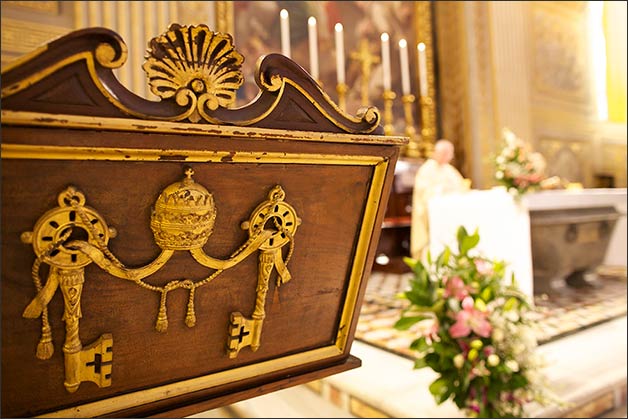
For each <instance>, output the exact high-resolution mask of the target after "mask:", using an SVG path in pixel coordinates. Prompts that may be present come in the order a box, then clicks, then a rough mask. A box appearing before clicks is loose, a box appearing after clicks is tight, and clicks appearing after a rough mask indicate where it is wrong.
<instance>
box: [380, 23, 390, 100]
mask: <svg viewBox="0 0 628 419" xmlns="http://www.w3.org/2000/svg"><path fill="white" fill-rule="evenodd" d="M381 40H382V70H383V73H384V90H391V83H390V46H389V44H388V40H389V36H388V34H387V33H386V32H384V33H383V34H382V36H381Z"/></svg>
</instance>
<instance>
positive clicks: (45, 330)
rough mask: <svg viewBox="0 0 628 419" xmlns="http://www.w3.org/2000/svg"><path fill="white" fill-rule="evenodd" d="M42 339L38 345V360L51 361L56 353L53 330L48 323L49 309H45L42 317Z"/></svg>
mask: <svg viewBox="0 0 628 419" xmlns="http://www.w3.org/2000/svg"><path fill="white" fill-rule="evenodd" d="M41 323H42V326H41V338H40V339H39V343H38V344H37V354H36V356H37V358H38V359H41V360H46V359H50V357H52V354H53V353H54V351H55V348H54V346H53V345H52V329H51V328H50V323H48V309H47V308H44V311H43V313H42V316H41Z"/></svg>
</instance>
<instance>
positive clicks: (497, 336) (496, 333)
mask: <svg viewBox="0 0 628 419" xmlns="http://www.w3.org/2000/svg"><path fill="white" fill-rule="evenodd" d="M493 340H494V341H495V342H501V341H502V340H504V331H503V330H502V329H493Z"/></svg>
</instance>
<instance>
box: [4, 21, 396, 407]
mask: <svg viewBox="0 0 628 419" xmlns="http://www.w3.org/2000/svg"><path fill="white" fill-rule="evenodd" d="M126 56H127V49H126V45H125V44H124V42H123V41H122V39H121V38H120V36H119V35H117V34H116V33H114V32H112V31H109V30H105V29H102V28H99V29H87V30H81V31H76V32H73V33H71V34H68V35H67V36H65V37H62V38H60V39H57V40H55V41H53V42H51V43H49V44H48V45H47V46H46V47H45V48H42V49H40V50H37V51H35V52H34V53H33V54H32V55H30V56H29V57H27V58H25V59H23V60H20V61H17V62H15V63H13V64H11V65H9V66H7V68H5V70H4V71H3V73H2V78H3V86H2V103H3V109H2V130H3V141H2V221H1V222H2V230H1V231H2V278H3V279H2V414H3V416H34V415H47V416H60V417H86V416H123V417H137V416H144V415H169V416H173V415H174V416H185V415H189V414H191V413H195V412H199V411H202V410H207V409H210V408H212V407H217V406H220V405H224V404H227V403H232V402H234V401H237V400H241V399H243V398H248V397H253V396H257V395H260V394H263V393H266V392H269V391H274V390H278V389H280V388H283V387H287V386H291V385H295V384H299V383H304V382H307V381H310V380H312V379H315V378H320V377H323V376H326V375H329V374H333V373H337V372H340V371H344V370H347V369H351V368H356V367H358V366H359V364H360V361H359V360H358V359H357V358H355V357H352V356H351V355H350V348H351V343H352V341H353V336H354V333H355V328H356V325H357V315H358V313H359V309H360V304H361V299H362V296H363V293H364V290H365V287H366V278H368V274H369V271H370V266H371V265H372V261H373V258H374V253H375V249H376V245H377V241H378V239H379V233H380V226H381V223H382V219H383V216H384V212H385V202H386V200H387V198H388V195H389V193H390V188H391V182H392V178H393V174H394V166H395V163H396V161H397V157H398V155H399V149H400V147H401V146H402V145H403V144H404V143H407V139H405V138H400V137H386V136H383V135H381V134H382V132H383V128H382V126H381V125H380V124H379V121H380V115H379V112H378V111H377V110H376V109H373V108H369V109H366V110H364V112H363V113H361V114H360V115H356V116H353V115H349V114H346V113H345V112H343V111H341V110H340V109H339V108H338V106H337V105H336V104H335V103H333V102H332V101H331V100H330V99H329V96H328V95H327V94H326V93H325V92H324V91H323V90H321V88H320V86H319V85H318V84H317V83H316V82H315V81H314V80H312V79H311V77H310V76H309V75H308V74H307V73H306V72H305V71H304V70H303V69H302V68H301V67H300V66H298V65H297V64H296V63H294V62H293V61H291V60H290V59H288V58H286V57H283V56H279V55H276V54H275V55H273V54H271V55H269V56H266V57H265V58H264V59H263V60H261V61H260V62H259V67H258V71H257V82H258V86H259V87H260V89H261V91H260V94H259V95H258V97H257V99H256V100H255V101H254V102H252V103H251V104H249V105H247V106H245V107H242V108H232V107H231V106H232V104H233V101H234V98H235V94H236V92H237V90H238V88H239V86H240V85H241V72H240V64H241V63H242V58H243V57H242V56H241V55H240V54H239V53H238V51H237V50H236V49H235V48H234V46H233V42H232V38H231V36H230V35H228V34H224V33H218V32H214V31H212V30H210V29H209V28H208V27H207V26H205V25H198V26H181V25H172V26H171V27H170V28H169V30H168V31H167V32H165V33H164V34H162V35H160V36H158V37H156V38H154V39H153V40H152V41H151V42H150V43H149V48H148V51H147V55H146V61H145V63H144V65H143V70H144V71H145V73H146V76H147V79H148V80H149V83H150V85H149V86H150V89H151V90H152V92H153V93H154V94H155V95H156V96H157V97H159V98H160V101H147V100H145V99H143V98H141V97H139V96H136V95H133V94H132V93H130V92H129V91H128V90H127V89H126V88H125V87H124V86H123V85H122V84H120V82H119V81H118V80H117V78H116V77H115V76H114V73H113V72H112V71H113V70H114V69H116V68H119V67H120V66H122V65H123V63H124V62H125V60H126ZM35 387H36V388H37V391H33V388H35Z"/></svg>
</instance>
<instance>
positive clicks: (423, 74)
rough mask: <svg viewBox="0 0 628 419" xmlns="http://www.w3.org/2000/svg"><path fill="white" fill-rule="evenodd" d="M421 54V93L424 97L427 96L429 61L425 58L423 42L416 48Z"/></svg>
mask: <svg viewBox="0 0 628 419" xmlns="http://www.w3.org/2000/svg"><path fill="white" fill-rule="evenodd" d="M416 48H417V50H418V52H419V93H420V94H421V96H422V97H425V96H427V59H426V58H425V44H424V43H423V42H421V43H419V44H418V45H417V46H416Z"/></svg>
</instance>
